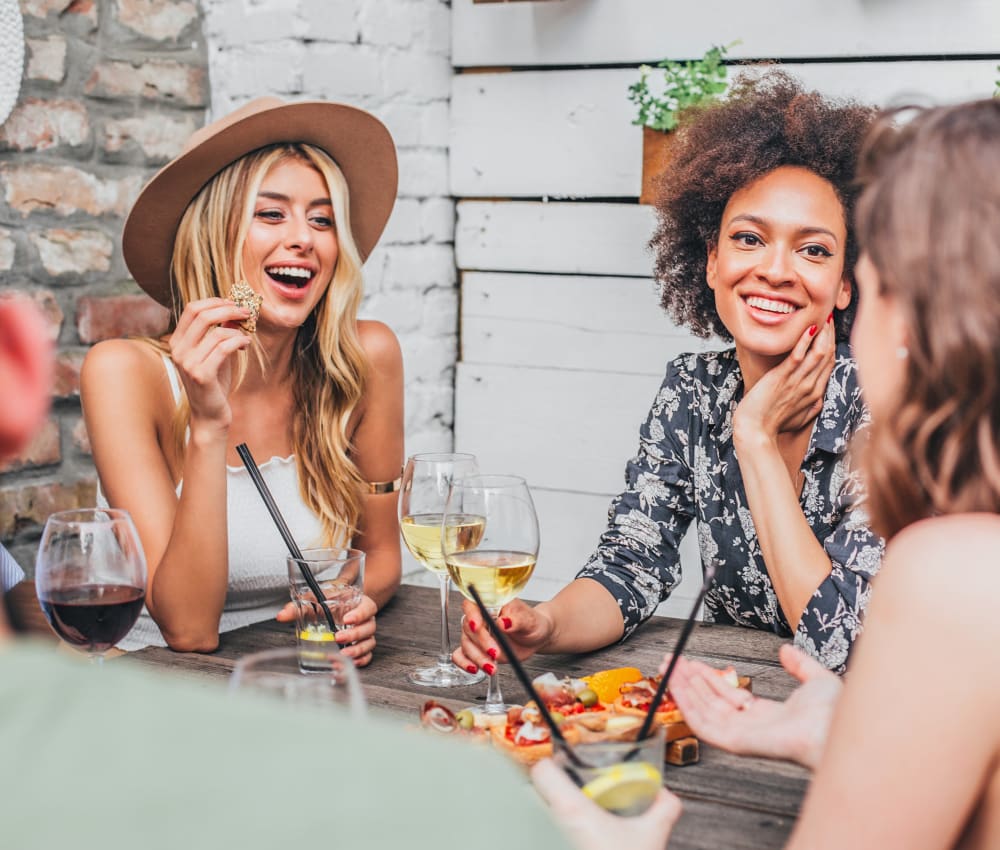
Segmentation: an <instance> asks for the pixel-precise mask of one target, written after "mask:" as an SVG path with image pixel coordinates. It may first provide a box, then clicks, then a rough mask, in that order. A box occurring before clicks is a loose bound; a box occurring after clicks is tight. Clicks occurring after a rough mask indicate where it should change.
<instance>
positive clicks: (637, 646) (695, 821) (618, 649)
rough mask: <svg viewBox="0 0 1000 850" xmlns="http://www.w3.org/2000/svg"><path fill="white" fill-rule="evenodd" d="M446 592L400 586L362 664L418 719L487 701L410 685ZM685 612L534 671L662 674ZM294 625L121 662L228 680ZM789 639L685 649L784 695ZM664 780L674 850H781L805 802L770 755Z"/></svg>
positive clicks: (393, 703) (798, 782) (284, 638)
mask: <svg viewBox="0 0 1000 850" xmlns="http://www.w3.org/2000/svg"><path fill="white" fill-rule="evenodd" d="M459 598H460V597H458V595H457V594H454V597H453V601H452V605H451V615H452V619H453V620H454V622H453V625H452V635H457V634H458V631H457V628H458V618H459V616H460V613H461V611H460V605H459ZM439 605H440V602H439V594H438V591H437V590H436V589H430V588H419V587H402V588H400V591H399V593H398V594H397V596H396V598H395V599H394V600H393V601H392V602H391V603H390V604H389V605H388V606H386V608H385V609H384V610H383V611H382V612H381V613H380V614H379V616H378V635H377V636H378V647H377V648H376V651H375V660H374V661H373V662H372V664H371V665H369V666H368V667H366V668H364V669H362V670H360V671H359V672H360V675H361V681H362V685H363V686H364V690H365V696H366V698H367V699H368V703H369V705H370V706H373V707H377V708H380V709H384V710H387V711H389V712H392V713H395V714H396V715H398V716H400V717H401V718H402V719H405V720H406V721H407V722H410V723H414V722H416V721H417V717H418V713H419V709H420V706H421V705H422V704H423V703H424V701H425V700H426V699H428V698H431V697H433V698H434V699H437V700H438V701H440V702H443V703H445V704H446V705H450V706H453V707H455V708H459V707H461V706H462V705H465V704H468V703H471V702H474V701H477V700H478V701H482V700H483V699H484V696H485V692H486V686H485V684H479V685H474V686H470V687H466V688H449V689H446V690H441V689H434V688H422V687H419V686H417V685H413V684H411V683H410V682H409V681H408V680H407V678H406V673H407V671H408V670H410V669H412V668H414V667H418V666H422V665H426V664H429V663H431V661H432V659H433V657H434V656H435V654H436V649H437V642H438V640H439V639H440V638H439V618H440V614H439ZM680 628H681V623H680V621H678V620H674V619H667V618H658V617H654V618H653V619H652V620H650V621H649V622H647V623H646V624H645V625H644V626H642V628H641V629H640V630H639V631H638V632H637V633H636V634H635V635H633V637H632V638H631V639H629V640H628V641H627V642H626V643H624V644H620V645H616V646H612V647H609V648H607V649H603V650H601V651H599V652H593V653H590V654H588V655H582V656H559V655H546V656H537V657H535V658H532V659H531V660H530V661H528V662H527V664H526V666H527V667H528V669H529V670H530V671H531V673H532V674H533V675H537V674H540V673H544V672H546V671H549V670H551V671H554V672H557V673H560V674H569V675H573V676H583V675H587V674H588V673H591V672H594V671H595V670H601V669H606V668H610V667H622V666H632V667H638V668H640V669H641V670H643V671H644V672H646V673H648V674H653V673H655V671H656V669H657V667H658V666H659V663H660V661H661V659H662V658H663V655H664V654H665V653H666V652H668V651H670V649H671V648H672V647H673V645H674V642H675V641H676V639H677V637H678V635H679V633H680ZM293 635H294V632H293V630H292V628H291V627H290V626H289V625H287V624H282V623H277V622H273V621H272V622H266V623H260V624H258V625H255V626H250V627H248V628H245V629H240V630H238V631H235V632H229V633H228V634H224V635H222V637H221V640H220V646H219V649H218V650H217V651H216V652H214V653H212V654H211V655H202V654H197V653H175V652H172V651H170V650H167V649H159V648H156V647H150V648H148V649H144V650H141V651H139V652H133V653H129V654H128V655H127V656H124V657H123V658H122V659H120V660H118V661H116V662H115V663H116V664H138V665H142V666H145V667H155V668H158V669H167V670H170V671H173V672H177V673H181V674H188V675H191V676H195V677H198V678H199V679H200V680H202V681H206V682H211V680H215V681H216V682H220V681H224V680H225V679H226V678H227V677H228V676H229V673H230V671H231V670H232V667H233V664H234V662H235V661H236V660H237V659H238V658H240V657H241V656H243V655H245V654H247V653H249V652H255V651H258V650H261V649H270V648H273V647H279V646H292V645H293V642H294V637H293ZM781 643H782V640H781V639H779V638H777V637H775V636H774V635H770V634H766V633H764V632H758V631H755V630H752V629H742V628H736V627H732V626H714V625H702V626H699V627H698V628H696V629H695V630H694V632H693V633H692V635H691V639H690V641H689V642H688V648H687V652H686V653H685V654H686V655H688V656H690V657H694V658H699V659H702V660H704V661H706V662H707V663H709V664H712V665H714V666H717V667H724V666H725V665H727V664H732V665H733V666H735V667H736V670H737V672H738V673H740V674H741V675H748V676H751V677H752V678H753V690H754V693H756V694H759V695H760V696H766V697H785V696H787V695H788V693H789V692H790V691H791V690H792V688H793V687H794V682H793V680H792V679H791V678H790V677H789V676H788V675H787V674H786V673H784V671H783V670H782V669H781V667H780V665H779V664H778V662H777V654H778V647H779V646H780V645H781ZM500 680H501V687H502V689H503V693H504V696H505V697H506V698H508V700H510V701H522V700H523V699H524V695H523V693H522V691H521V688H520V685H519V684H518V682H517V680H516V679H515V678H514V674H513V673H512V672H511V671H510V670H509V669H508V668H507V667H506V665H501V668H500ZM665 781H666V784H667V786H668V787H669V788H670V789H671V790H673V791H674V792H675V793H677V794H678V795H679V796H681V797H682V798H683V800H684V814H683V816H682V818H681V820H680V822H679V823H678V825H677V827H676V828H675V830H674V834H673V837H672V839H671V841H670V847H671V850H688V848H699V850H712V849H713V848H718V847H726V848H733V849H734V850H736V849H737V848H748V850H749V848H753V850H764V848H772V847H774V848H777V847H781V846H783V844H784V842H785V839H786V838H787V836H788V834H789V832H790V830H791V827H792V823H793V822H794V820H795V817H796V815H797V813H798V810H799V805H800V803H801V800H802V795H803V792H804V791H805V787H806V783H807V781H808V773H807V772H806V771H805V770H803V769H801V768H798V767H795V766H792V765H788V764H783V763H779V762H771V761H765V760H763V759H752V758H737V757H736V756H731V755H729V754H727V753H724V752H721V751H720V750H716V749H714V748H713V747H709V746H705V745H703V746H702V748H701V761H700V762H699V763H698V764H695V765H689V766H687V767H671V766H670V765H667V766H666V777H665Z"/></svg>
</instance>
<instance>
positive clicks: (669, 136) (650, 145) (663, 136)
mask: <svg viewBox="0 0 1000 850" xmlns="http://www.w3.org/2000/svg"><path fill="white" fill-rule="evenodd" d="M673 141H674V135H673V133H663V132H661V131H660V130H652V129H650V128H649V127H643V128H642V191H641V192H640V194H639V203H640V204H655V203H656V196H657V194H658V193H659V187H658V185H657V180H658V178H659V176H660V175H661V174H662V173H663V171H664V170H665V169H666V167H667V163H668V162H669V161H670V149H671V146H672V145H673Z"/></svg>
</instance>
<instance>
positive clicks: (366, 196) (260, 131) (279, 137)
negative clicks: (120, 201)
mask: <svg viewBox="0 0 1000 850" xmlns="http://www.w3.org/2000/svg"><path fill="white" fill-rule="evenodd" d="M282 142H303V143H306V144H310V145H314V146H315V147H318V148H322V149H323V150H324V151H326V152H327V153H328V154H329V155H330V156H331V157H332V158H333V160H334V162H336V163H337V165H338V166H339V167H340V170H341V171H342V172H343V173H344V178H345V179H346V180H347V186H348V190H349V192H350V209H351V232H352V233H353V234H354V241H355V242H356V243H357V246H358V251H359V252H360V253H361V259H362V260H365V259H366V258H367V257H368V255H369V254H370V253H371V250H372V248H374V247H375V244H376V243H377V242H378V240H379V237H380V236H381V235H382V231H383V230H384V229H385V225H386V222H387V221H388V220H389V213H390V212H391V211H392V205H393V203H394V202H395V200H396V182H397V177H398V170H397V167H396V148H395V146H394V145H393V142H392V137H391V136H390V135H389V131H388V130H387V129H386V128H385V125H383V124H382V122H381V121H379V120H378V119H377V118H375V116H373V115H371V114H370V113H368V112H365V111H364V110H362V109H357V108H356V107H353V106H347V105H346V104H342V103H326V102H321V101H308V102H303V103H285V102H284V101H283V100H280V99H279V98H276V97H261V98H257V99H256V100H252V101H250V102H249V103H247V104H246V105H245V106H242V107H241V108H239V109H237V110H236V111H235V112H231V113H230V114H229V115H226V116H225V117H223V118H220V119H219V120H217V121H213V122H212V123H211V124H208V125H207V126H205V127H202V128H201V129H200V130H198V131H197V132H195V133H193V134H192V136H191V138H190V140H189V141H188V143H187V144H186V145H185V146H184V150H183V151H182V152H181V154H180V155H179V156H178V157H177V158H176V159H174V160H172V161H171V162H169V163H167V164H166V165H165V166H164V167H163V168H162V169H160V171H159V172H158V173H157V174H156V175H155V176H154V177H153V179H152V180H150V181H149V183H147V184H146V187H145V188H144V189H143V190H142V192H141V193H140V194H139V197H138V198H137V199H136V202H135V204H133V206H132V210H131V212H130V213H129V215H128V218H127V219H126V220H125V230H124V232H123V233H122V251H123V253H124V255H125V263H126V265H127V266H128V268H129V271H130V272H131V273H132V277H134V278H135V280H136V282H137V283H138V284H139V286H141V287H142V288H143V289H145V290H146V292H148V293H149V294H150V295H151V296H152V297H153V298H155V299H156V300H157V301H159V302H160V303H161V304H163V305H165V306H166V307H171V306H172V296H171V291H170V260H171V257H172V256H173V250H174V238H175V237H176V235H177V227H178V225H179V224H180V221H181V217H182V216H183V214H184V210H185V209H186V208H187V205H188V204H189V203H191V201H192V200H193V199H194V197H195V195H197V194H198V192H199V191H200V190H201V188H202V186H204V185H205V184H206V183H207V182H208V181H209V180H211V179H212V177H214V176H215V175H216V174H218V173H219V172H220V171H221V170H222V169H223V168H225V167H226V166H227V165H230V164H231V163H233V162H235V161H236V160H238V159H239V158H240V157H242V156H244V155H245V154H248V153H250V152H251V151H255V150H257V149H258V148H262V147H266V146H267V145H273V144H280V143H282Z"/></svg>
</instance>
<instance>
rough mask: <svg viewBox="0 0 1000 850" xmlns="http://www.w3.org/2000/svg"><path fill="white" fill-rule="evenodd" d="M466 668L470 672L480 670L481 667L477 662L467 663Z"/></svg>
mask: <svg viewBox="0 0 1000 850" xmlns="http://www.w3.org/2000/svg"><path fill="white" fill-rule="evenodd" d="M465 670H466V672H468V673H475V672H477V671H478V670H479V668H478V667H477V666H476V665H475V664H466V665H465Z"/></svg>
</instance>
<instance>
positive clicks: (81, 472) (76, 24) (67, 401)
mask: <svg viewBox="0 0 1000 850" xmlns="http://www.w3.org/2000/svg"><path fill="white" fill-rule="evenodd" d="M21 10H22V13H23V15H24V33H25V42H26V45H25V73H24V78H23V80H22V85H21V93H20V97H19V99H18V103H17V106H16V107H15V109H14V111H13V112H12V113H11V115H10V117H9V118H8V119H7V121H6V122H4V124H3V125H2V126H0V294H3V293H7V292H12V291H15V292H21V293H25V294H27V295H28V296H30V297H31V298H33V299H34V300H35V301H37V302H38V303H39V304H40V305H41V307H42V308H43V310H44V312H45V314H46V316H47V317H48V320H49V326H50V332H51V334H52V337H53V339H55V340H56V341H57V343H58V351H59V353H58V367H57V376H56V387H55V400H54V405H53V409H52V413H51V416H50V418H49V421H48V422H47V423H46V425H45V427H44V428H43V429H42V431H41V433H40V434H39V435H38V436H37V438H36V439H35V440H34V442H33V443H32V444H31V445H30V446H29V447H28V448H27V449H26V450H25V451H24V452H23V453H22V454H21V455H20V456H19V457H17V458H14V459H13V460H11V461H9V462H8V463H7V464H6V465H4V466H2V467H0V539H2V540H3V542H4V543H5V544H6V545H7V546H8V547H9V548H10V549H11V551H12V552H13V553H14V556H15V557H16V558H17V559H18V560H19V561H20V562H21V564H22V565H23V566H25V567H26V568H28V570H29V575H30V574H31V567H32V565H33V563H34V550H35V546H36V545H37V538H38V535H39V533H40V531H41V524H42V523H43V522H44V520H45V517H46V516H47V515H48V514H49V513H51V512H52V511H55V510H61V509H65V508H70V507H75V506H77V505H81V504H93V501H94V482H95V475H94V469H93V464H92V462H91V458H90V452H89V445H88V442H87V436H86V431H85V429H84V427H83V422H82V419H81V415H80V403H79V370H80V363H81V362H82V360H83V355H84V353H85V352H86V349H87V346H88V345H90V344H91V343H94V342H96V341H98V340H100V339H104V338H107V337H111V336H120V335H123V334H129V333H158V332H161V331H162V330H163V329H164V328H165V326H166V318H167V316H166V311H165V310H164V309H163V308H161V307H159V306H158V305H157V304H155V303H154V302H153V301H151V300H150V299H149V298H147V297H146V296H145V295H144V294H142V293H141V291H140V290H139V289H138V288H137V287H136V286H135V284H134V283H132V282H131V280H130V278H129V275H128V272H127V270H126V269H125V265H124V263H123V261H122V258H121V250H120V243H119V237H120V233H121V227H122V222H123V220H124V216H125V213H126V211H127V210H128V208H129V205H130V204H131V202H132V200H133V198H134V197H135V195H136V194H137V193H138V190H139V188H140V187H141V186H142V184H143V182H144V181H145V180H146V178H147V177H148V176H149V175H150V174H151V173H152V172H153V171H154V170H155V169H156V168H157V167H158V166H159V165H161V164H162V163H163V162H165V161H166V160H167V159H169V158H170V157H171V156H173V155H174V154H175V153H176V152H177V151H178V150H179V149H180V147H181V145H182V144H183V143H184V140H185V139H186V138H187V136H188V135H189V134H190V133H191V131H192V130H194V129H195V128H196V127H197V126H199V125H200V124H201V123H202V120H203V116H204V110H205V107H206V105H207V103H208V96H209V94H208V75H207V59H206V50H205V44H204V39H203V38H202V36H201V14H200V10H199V8H198V7H197V5H196V4H195V3H194V2H190V0H21Z"/></svg>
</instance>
